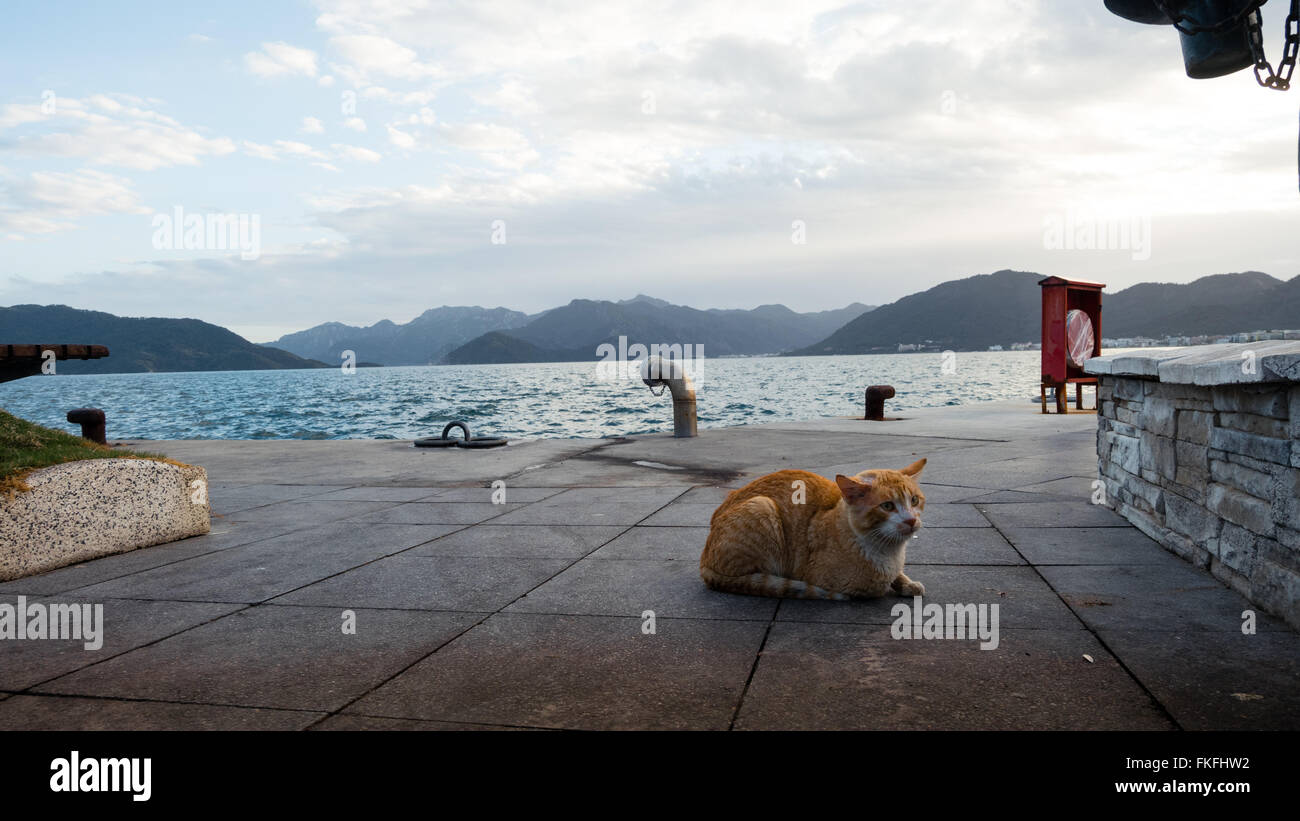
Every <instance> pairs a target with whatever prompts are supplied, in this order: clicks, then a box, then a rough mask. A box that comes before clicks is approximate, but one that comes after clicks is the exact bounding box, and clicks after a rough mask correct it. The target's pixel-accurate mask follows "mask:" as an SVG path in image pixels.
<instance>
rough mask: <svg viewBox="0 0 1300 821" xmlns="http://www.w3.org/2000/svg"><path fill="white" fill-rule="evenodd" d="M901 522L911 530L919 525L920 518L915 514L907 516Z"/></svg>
mask: <svg viewBox="0 0 1300 821" xmlns="http://www.w3.org/2000/svg"><path fill="white" fill-rule="evenodd" d="M903 524H905V525H907V526H908V527H910V528H911V529H912V530H916V529H917V528H918V527H920V526H921V520H920V519H918V518H916V517H915V516H908V517H907V518H906V519H904V520H903Z"/></svg>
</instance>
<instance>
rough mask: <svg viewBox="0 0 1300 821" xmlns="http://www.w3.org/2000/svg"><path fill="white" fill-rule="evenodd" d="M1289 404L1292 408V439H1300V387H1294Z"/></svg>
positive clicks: (1292, 387)
mask: <svg viewBox="0 0 1300 821" xmlns="http://www.w3.org/2000/svg"><path fill="white" fill-rule="evenodd" d="M1289 397H1290V398H1289V400H1288V404H1289V405H1290V407H1291V438H1292V439H1300V385H1292V386H1291V392H1290V394H1289Z"/></svg>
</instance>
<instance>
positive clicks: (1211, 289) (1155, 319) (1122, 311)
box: [792, 270, 1300, 356]
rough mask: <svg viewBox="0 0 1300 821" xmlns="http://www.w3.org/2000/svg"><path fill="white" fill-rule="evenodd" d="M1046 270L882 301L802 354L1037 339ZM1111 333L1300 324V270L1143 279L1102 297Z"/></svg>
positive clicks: (1105, 329) (1105, 330) (1002, 274)
mask: <svg viewBox="0 0 1300 821" xmlns="http://www.w3.org/2000/svg"><path fill="white" fill-rule="evenodd" d="M1041 279H1043V275H1042V274H1034V273H1029V272H1025V271H1006V270H1004V271H998V272H996V273H992V274H981V275H979V276H973V277H967V278H965V279H957V280H952V281H950V282H945V283H942V284H940V285H936V286H934V287H933V288H931V289H929V290H928V291H922V292H921V293H917V294H912V295H910V296H906V297H903V298H902V299H900V300H898V301H897V302H893V303H890V304H889V305H882V306H881V307H879V308H877V309H876V310H874V311H872V312H871V313H870V314H867V315H864V316H860V317H858V318H856V319H854V320H853V321H851V322H849V323H847V324H846V325H844V326H843V327H841V328H839V329H838V330H836V331H835V332H834V333H832V334H830V335H829V336H827V337H826V338H825V339H823V340H821V341H820V342H817V343H814V344H812V345H808V346H807V347H804V348H801V349H799V350H797V351H794V352H792V355H796V356H817V355H825V354H859V353H882V352H889V351H897V350H898V346H899V345H900V344H905V345H920V346H923V347H926V348H930V349H935V348H942V349H951V350H959V351H960V350H965V351H970V350H985V349H987V348H988V347H989V346H990V345H1003V346H1005V345H1009V344H1012V343H1016V342H1035V341H1038V340H1039V339H1040V337H1041V336H1042V329H1041V325H1040V321H1041V320H1040V313H1041V311H1042V297H1041V289H1040V288H1039V287H1038V282H1039V280H1041ZM1101 316H1102V323H1101V328H1102V335H1103V336H1107V337H1131V336H1148V337H1159V336H1166V335H1171V334H1172V335H1185V336H1195V335H1202V334H1206V335H1212V334H1228V333H1233V332H1236V331H1250V330H1273V329H1280V328H1300V277H1296V278H1294V279H1292V280H1290V281H1288V282H1283V281H1281V280H1279V279H1275V278H1274V277H1271V276H1269V275H1267V274H1261V273H1259V272H1256V271H1252V272H1247V273H1243V274H1218V275H1215V276H1207V277H1202V278H1201V279H1198V280H1196V281H1195V282H1190V283H1187V284H1183V285H1172V284H1155V283H1144V284H1141V285H1134V286H1132V287H1130V288H1125V289H1124V290H1122V291H1118V292H1116V293H1114V294H1104V295H1103V296H1102V311H1101Z"/></svg>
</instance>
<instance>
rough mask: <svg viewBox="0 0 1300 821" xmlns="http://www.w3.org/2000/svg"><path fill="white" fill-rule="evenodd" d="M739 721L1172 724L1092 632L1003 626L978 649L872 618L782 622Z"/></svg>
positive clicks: (914, 725) (947, 725)
mask: <svg viewBox="0 0 1300 821" xmlns="http://www.w3.org/2000/svg"><path fill="white" fill-rule="evenodd" d="M782 609H783V610H784V609H785V608H784V607H783V608H782ZM1085 654H1087V655H1090V656H1092V658H1093V662H1092V663H1089V662H1088V661H1087V660H1086V659H1085V658H1084V655H1085ZM736 729H738V730H831V729H835V730H927V729H944V730H1106V729H1111V730H1114V729H1126V730H1168V729H1174V725H1173V724H1172V723H1171V722H1170V721H1169V719H1168V718H1167V717H1165V716H1164V715H1163V713H1162V712H1161V710H1160V708H1159V706H1158V705H1157V704H1156V703H1155V702H1153V701H1152V700H1151V698H1150V697H1149V696H1147V695H1146V694H1145V693H1144V692H1143V691H1142V689H1141V688H1140V687H1139V686H1138V685H1137V684H1136V683H1135V682H1134V681H1133V680H1132V678H1130V677H1129V676H1128V675H1127V674H1126V673H1125V672H1124V670H1123V668H1122V667H1120V665H1119V664H1118V663H1117V662H1116V661H1115V659H1114V657H1113V656H1112V655H1111V654H1110V653H1108V652H1106V650H1105V649H1104V648H1103V647H1102V646H1101V644H1100V643H1099V642H1098V641H1097V639H1096V637H1094V636H1093V635H1092V634H1091V633H1089V632H1087V631H1086V630H1014V629H1006V628H1005V627H1003V629H1002V630H1001V635H1000V642H999V645H998V648H997V649H995V650H981V649H979V643H978V642H975V641H959V640H928V641H927V640H910V641H908V640H894V639H892V638H890V636H889V633H888V631H882V630H881V629H880V628H878V627H876V626H874V625H856V624H854V625H850V624H807V623H796V622H784V621H780V622H777V623H776V624H775V625H773V627H772V632H771V634H770V635H769V636H768V638H767V643H766V644H765V645H764V647H763V654H762V657H761V659H760V661H759V663H758V668H757V669H756V670H755V671H754V678H753V681H751V682H750V685H749V689H748V690H747V691H746V694H745V702H744V704H743V705H742V706H741V709H740V714H739V716H738V718H737V720H736Z"/></svg>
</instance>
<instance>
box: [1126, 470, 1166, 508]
mask: <svg viewBox="0 0 1300 821" xmlns="http://www.w3.org/2000/svg"><path fill="white" fill-rule="evenodd" d="M1120 489H1121V490H1122V491H1123V492H1124V493H1125V494H1128V499H1131V500H1132V502H1130V503H1131V504H1135V505H1136V506H1137V507H1141V508H1142V509H1144V510H1146V511H1147V512H1148V513H1157V512H1159V511H1161V510H1163V508H1164V502H1163V501H1162V497H1163V496H1164V492H1163V491H1162V490H1161V489H1160V488H1159V486H1157V485H1156V484H1153V483H1151V482H1145V481H1143V480H1141V479H1138V478H1130V479H1128V480H1127V481H1125V482H1124V484H1123V485H1122V486H1121V488H1120ZM1121 498H1122V497H1121ZM1128 499H1126V501H1128Z"/></svg>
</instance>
